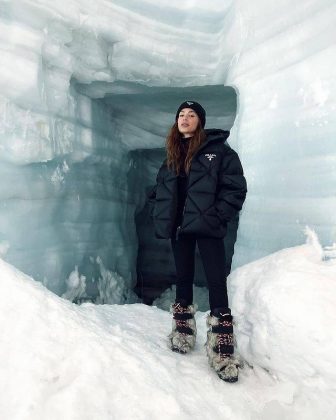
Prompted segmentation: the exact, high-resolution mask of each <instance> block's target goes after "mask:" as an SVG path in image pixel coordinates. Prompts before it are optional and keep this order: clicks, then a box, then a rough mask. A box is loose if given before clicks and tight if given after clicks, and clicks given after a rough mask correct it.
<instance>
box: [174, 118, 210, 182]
mask: <svg viewBox="0 0 336 420" xmlns="http://www.w3.org/2000/svg"><path fill="white" fill-rule="evenodd" d="M181 137H182V135H181V133H180V132H179V130H178V125H177V122H175V124H174V125H173V126H172V127H171V129H170V130H169V133H168V136H167V139H166V150H167V166H168V169H174V170H175V171H176V173H177V175H179V174H180V172H181V170H182V168H183V166H184V170H185V172H186V173H187V174H188V173H189V171H190V166H191V159H192V157H193V156H194V154H195V152H196V150H197V149H198V148H199V146H200V145H201V144H202V143H203V142H204V140H205V138H206V134H205V131H204V130H203V127H202V126H201V124H200V122H199V123H198V126H197V128H196V131H195V134H194V135H193V137H192V138H190V144H189V148H188V153H187V156H186V159H185V162H183V161H182V152H181V140H180V139H181Z"/></svg>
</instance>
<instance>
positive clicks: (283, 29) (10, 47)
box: [0, 1, 336, 302]
mask: <svg viewBox="0 0 336 420" xmlns="http://www.w3.org/2000/svg"><path fill="white" fill-rule="evenodd" d="M119 3H120V2H118V1H111V2H107V3H104V4H100V3H99V2H98V3H97V5H96V6H95V7H92V8H91V6H89V4H87V3H86V2H80V3H79V4H75V3H70V4H71V7H69V8H68V7H64V4H63V2H53V3H52V2H49V1H43V2H23V3H22V4H21V3H20V5H19V3H17V2H15V1H14V2H3V3H2V8H1V21H0V24H1V27H0V33H1V34H2V36H1V80H0V84H1V86H0V92H1V126H0V130H1V144H0V152H1V153H0V162H1V165H0V171H1V177H2V180H3V182H2V183H1V195H0V196H1V207H0V211H1V213H0V235H1V236H0V238H1V251H2V255H3V258H4V259H5V260H6V261H8V262H10V263H12V264H13V265H15V266H16V267H18V268H20V269H21V270H22V271H24V272H25V273H27V274H29V275H31V276H33V277H34V278H35V279H37V280H39V281H41V282H43V283H44V284H45V285H46V286H47V287H48V288H49V289H51V290H52V291H54V292H56V293H57V294H63V293H65V291H66V289H67V285H66V282H67V281H68V280H69V277H70V274H71V273H77V274H78V275H77V280H78V277H79V278H81V276H85V278H86V294H87V295H88V296H94V297H96V296H97V293H98V292H97V287H96V285H95V284H94V283H95V281H96V279H97V278H99V277H101V270H102V267H104V269H106V270H108V271H111V272H113V273H115V274H118V275H119V276H120V281H122V282H123V283H124V286H125V290H124V292H121V290H119V292H117V290H115V293H112V294H111V296H112V295H113V294H114V295H115V298H114V302H117V301H118V300H119V301H120V302H122V301H123V299H125V300H124V301H126V300H127V298H126V297H125V296H124V295H125V293H126V295H127V294H128V292H127V291H126V290H128V289H130V290H132V289H134V288H135V287H138V289H142V291H143V289H144V288H147V289H148V293H149V295H151V294H153V293H154V295H155V294H156V293H158V292H159V291H160V290H161V292H162V291H163V290H164V288H165V287H167V285H169V283H172V282H173V276H174V270H173V267H172V261H171V260H170V254H169V250H168V249H167V247H168V246H169V244H168V242H167V241H162V240H161V241H160V240H157V239H155V238H154V236H153V232H152V230H151V226H150V221H149V220H148V211H147V210H146V189H148V188H149V187H150V185H153V183H155V173H156V172H157V169H158V167H159V165H160V161H162V157H163V154H164V141H165V136H166V133H167V130H168V128H169V127H170V125H171V123H172V121H173V117H174V112H175V109H176V106H177V105H178V104H179V103H180V102H181V101H183V100H184V98H194V100H199V101H201V102H202V103H204V104H205V106H206V108H207V113H208V121H207V127H217V128H218V127H219V128H225V129H230V130H231V135H230V138H229V144H230V145H231V146H232V147H234V148H235V149H236V150H237V151H238V153H239V155H240V157H241V160H242V162H243V165H244V170H245V173H246V177H247V180H248V189H249V193H248V200H247V201H246V203H245V205H244V208H243V210H242V212H241V214H240V223H239V229H238V237H237V242H236V244H235V256H234V261H233V267H239V266H241V265H243V264H245V263H247V262H250V261H253V260H256V259H258V258H260V257H263V256H265V255H268V254H270V253H272V252H274V251H277V250H279V249H282V248H284V247H288V246H293V245H297V244H300V243H301V242H302V239H303V229H304V227H305V226H306V225H308V226H310V227H311V228H314V229H316V231H317V233H318V235H319V238H320V240H321V242H322V243H323V244H325V245H327V244H330V243H331V242H332V239H333V238H334V237H335V221H336V212H335V208H336V207H335V204H336V203H335V194H334V187H333V185H334V184H335V178H336V171H335V147H334V138H333V135H332V133H333V126H334V125H333V121H332V118H330V117H331V116H332V115H333V113H334V111H335V101H334V99H333V97H332V95H331V92H333V89H334V72H333V69H332V66H329V65H328V62H329V60H330V58H331V55H332V54H333V41H332V40H333V36H332V35H333V21H332V19H331V18H328V16H329V15H328V10H329V9H328V7H331V5H332V3H330V2H328V1H324V2H322V5H323V7H321V2H310V3H309V7H308V6H306V7H305V11H304V13H303V12H302V10H301V7H302V5H301V4H300V5H298V6H296V7H295V8H294V9H293V10H292V11H291V14H290V16H286V21H284V20H283V19H280V18H279V19H277V20H276V21H275V22H274V21H272V19H267V16H268V14H269V15H270V16H273V13H275V10H277V12H276V13H277V14H281V11H282V7H283V8H284V9H283V10H285V5H286V2H282V3H283V5H282V6H280V5H279V10H278V9H277V8H276V7H274V6H273V5H267V4H266V3H263V4H262V6H260V7H263V8H265V9H264V13H263V14H262V15H261V14H256V15H254V13H255V11H254V8H253V7H252V6H251V5H249V4H248V3H247V2H244V1H243V2H241V1H225V2H223V1H221V2H220V1H213V2H210V5H209V6H208V5H207V6H205V5H200V4H198V5H196V3H195V2H194V3H195V4H194V5H193V7H191V6H190V7H189V6H188V7H187V6H180V5H179V4H178V2H173V3H172V2H169V4H168V2H165V1H163V2H156V3H155V2H151V1H148V2H147V1H144V2H140V3H139V4H137V5H136V4H135V3H134V2H131V1H127V2H123V3H120V4H119ZM282 3H281V4H282ZM314 14H316V16H315V17H314V25H311V22H310V19H312V17H311V16H312V15H314ZM146 19H147V20H146ZM245 21H248V22H249V25H246V24H244V22H245ZM326 22H327V23H326ZM322 28H323V30H322ZM139 245H140V246H139ZM230 246H232V244H230ZM76 270H77V271H76ZM197 271H198V272H201V271H202V267H201V265H199V270H197ZM73 277H74V275H73V276H72V278H73ZM75 277H76V276H75ZM200 277H202V275H200ZM158 281H159V282H160V285H158ZM197 281H198V282H199V284H200V285H202V278H200V279H199V280H197ZM153 282H154V283H156V285H157V286H158V290H154V289H155V286H154V285H153ZM70 283H71V281H70ZM75 284H77V285H78V281H77V283H76V282H75ZM115 286H116V285H115ZM69 287H71V285H70V286H69ZM111 287H112V286H111ZM151 287H153V288H154V289H153V290H152V291H151V290H150V289H151ZM119 289H120V288H119ZM78 293H79V292H78ZM75 294H76V293H75ZM149 295H148V296H147V297H148V298H149V300H150V296H149ZM111 296H110V299H111V298H112V297H111ZM105 298H106V299H107V296H105ZM129 298H130V296H129ZM112 300H113V298H112Z"/></svg>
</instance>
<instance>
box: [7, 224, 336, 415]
mask: <svg viewBox="0 0 336 420" xmlns="http://www.w3.org/2000/svg"><path fill="white" fill-rule="evenodd" d="M330 255H332V252H330ZM0 273H1V282H0V330H1V340H0V418H1V420H28V419H29V420H60V419H62V420H77V419H78V420H94V419H97V420H105V419H106V420H107V419H109V420H110V419H118V420H120V419H127V420H129V419H146V420H149V419H153V420H158V419H209V420H210V419H211V420H214V419H234V420H239V419H244V420H246V419H252V420H257V419H262V420H277V419H281V420H284V419H286V420H287V419H293V420H294V419H295V420H303V419H304V420H305V419H316V418H317V416H321V418H322V416H323V419H328V420H329V419H330V420H331V419H334V418H335V417H334V415H335V406H336V337H335V334H334V326H335V323H336V309H335V308H336V260H335V259H334V258H327V257H326V253H325V252H324V250H323V249H322V248H321V247H320V246H319V243H318V241H317V239H316V237H315V236H314V234H313V233H311V232H310V233H309V237H308V241H307V243H306V244H305V245H302V246H298V247H295V248H288V249H284V250H282V251H279V252H277V253H275V254H272V255H270V256H268V257H265V258H263V259H260V260H258V261H255V262H253V263H250V264H248V265H245V266H243V267H240V268H239V269H237V270H236V271H234V272H233V273H232V274H231V276H230V295H231V302H232V309H233V313H234V315H235V319H236V323H237V325H236V335H237V341H238V346H239V350H240V353H241V355H242V356H243V358H244V359H245V360H246V361H247V363H246V365H245V368H244V369H243V370H242V371H241V374H240V380H239V382H238V383H237V384H226V383H224V382H223V381H221V380H220V379H219V378H218V377H217V376H216V374H215V373H214V372H213V371H211V370H210V368H209V367H208V364H207V359H206V354H205V348H204V345H203V344H204V342H205V336H206V327H205V317H206V313H205V312H198V313H197V326H198V338H197V345H196V349H195V350H194V351H193V352H192V353H191V354H189V355H179V354H176V353H173V352H171V351H170V350H169V349H168V347H167V344H166V336H167V334H168V333H169V330H170V324H171V317H170V314H169V313H168V312H167V311H164V310H161V309H159V308H157V307H149V306H145V305H143V304H134V305H93V304H83V305H81V306H78V305H75V304H72V303H71V302H69V301H67V300H64V299H62V298H60V297H58V296H56V295H54V294H53V293H52V292H50V291H48V290H47V289H46V288H45V287H44V286H43V285H42V284H41V283H39V282H36V281H34V280H33V279H31V278H30V277H27V276H26V275H24V274H23V273H22V272H20V271H18V270H17V269H15V268H14V267H13V266H11V265H9V264H7V263H6V262H4V261H2V260H0Z"/></svg>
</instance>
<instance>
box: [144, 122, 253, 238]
mask: <svg viewBox="0 0 336 420" xmlns="http://www.w3.org/2000/svg"><path fill="white" fill-rule="evenodd" d="M205 132H206V135H207V137H206V140H205V141H204V142H203V143H202V144H201V146H200V147H199V149H198V150H197V151H196V153H195V155H194V156H193V158H192V161H191V167H190V173H189V176H188V187H187V197H186V201H185V205H184V210H183V218H182V222H181V225H180V226H179V227H178V228H177V230H176V232H175V229H174V222H175V219H176V212H177V174H176V172H175V171H173V170H169V169H168V167H167V160H165V161H164V162H163V164H162V165H161V167H160V169H159V172H158V174H157V177H156V186H155V187H154V189H153V190H152V191H151V193H150V194H149V198H151V199H155V204H154V211H153V221H154V227H155V236H156V237H157V238H165V239H168V238H171V237H172V236H174V235H176V237H178V235H179V234H193V235H196V236H197V237H213V238H222V237H224V236H225V234H226V223H227V222H228V221H229V220H230V219H231V218H232V217H233V216H234V215H235V214H236V213H237V212H238V211H239V210H241V208H242V205H243V202H244V200H245V196H246V192H247V188H246V180H245V177H244V174H243V168H242V166H241V163H240V160H239V157H238V155H237V153H236V152H235V151H234V150H232V149H231V148H230V146H228V145H227V144H224V142H225V140H226V139H227V138H228V136H229V134H230V132H229V131H224V130H214V129H212V130H205Z"/></svg>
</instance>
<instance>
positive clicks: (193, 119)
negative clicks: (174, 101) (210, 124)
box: [177, 108, 199, 137]
mask: <svg viewBox="0 0 336 420" xmlns="http://www.w3.org/2000/svg"><path fill="white" fill-rule="evenodd" d="M198 123H199V118H198V115H197V114H196V112H195V111H194V110H192V109H191V108H183V109H182V110H181V111H180V113H179V115H178V119H177V126H178V129H179V132H180V133H181V134H182V135H183V137H192V136H193V135H194V134H195V131H196V129H197V127H198Z"/></svg>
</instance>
